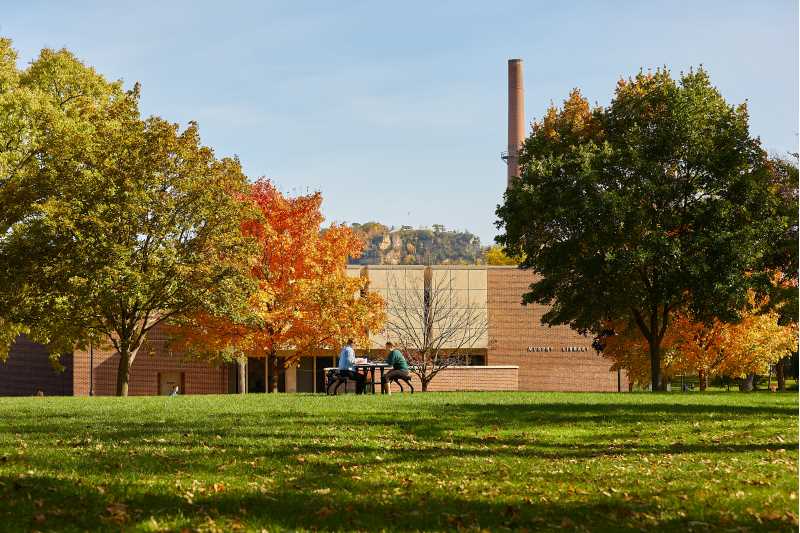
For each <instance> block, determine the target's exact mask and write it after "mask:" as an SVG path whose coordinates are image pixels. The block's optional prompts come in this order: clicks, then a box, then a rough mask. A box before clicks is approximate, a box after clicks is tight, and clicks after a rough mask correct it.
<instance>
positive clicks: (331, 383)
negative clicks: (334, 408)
mask: <svg viewBox="0 0 800 533" xmlns="http://www.w3.org/2000/svg"><path fill="white" fill-rule="evenodd" d="M326 378H327V381H328V386H327V387H326V388H325V393H326V394H327V395H328V396H336V394H337V391H338V390H339V387H341V386H342V384H344V392H345V393H346V392H347V381H348V380H347V376H345V375H342V374H340V373H339V369H337V368H331V369H329V370H328V371H327V373H326Z"/></svg>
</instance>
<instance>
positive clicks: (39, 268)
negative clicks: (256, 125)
mask: <svg viewBox="0 0 800 533" xmlns="http://www.w3.org/2000/svg"><path fill="white" fill-rule="evenodd" d="M0 52H2V53H0V58H3V57H4V58H6V59H5V62H4V63H3V65H2V67H0V68H2V72H3V74H2V75H0V80H2V81H0V83H3V85H2V87H0V91H2V92H0V102H1V103H0V106H2V107H3V108H4V109H6V110H7V111H8V112H7V113H3V114H2V116H3V118H2V119H1V120H2V121H3V122H2V124H0V130H1V131H0V135H2V136H3V138H2V139H0V141H2V142H0V144H2V145H3V146H4V147H5V152H4V153H3V156H2V160H1V162H0V165H1V166H0V180H2V182H0V202H2V209H0V212H2V213H3V215H2V221H0V224H2V226H3V230H4V231H3V232H2V233H1V234H0V317H2V319H3V321H4V323H6V324H22V325H24V327H25V328H26V329H28V330H29V331H31V332H32V335H33V336H34V338H35V339H36V340H39V341H42V342H45V343H48V344H50V345H51V353H56V354H57V353H58V351H59V350H62V349H63V350H67V349H69V350H71V349H72V347H73V346H75V345H76V344H80V343H81V342H82V341H85V340H86V339H88V338H90V337H91V338H97V339H100V338H102V339H104V340H105V341H106V342H108V343H109V344H111V345H112V346H113V347H114V348H115V350H116V351H117V352H118V353H119V354H120V363H119V369H118V376H117V394H119V395H125V394H127V387H128V376H129V371H130V366H131V364H132V363H133V361H134V359H135V357H136V354H137V352H138V350H139V347H140V346H141V344H142V341H143V340H144V337H145V335H146V334H147V332H148V331H149V330H151V329H152V328H153V327H154V326H155V325H157V324H159V323H162V322H164V321H166V320H169V319H171V318H173V317H176V316H180V315H182V314H186V313H192V312H197V311H198V310H200V309H203V310H206V311H209V312H214V313H217V314H229V315H230V314H235V313H237V312H239V310H240V308H241V305H242V303H243V301H244V300H245V298H246V296H247V295H248V294H249V293H250V292H251V290H252V289H253V287H252V284H251V280H250V278H249V276H248V260H249V258H250V255H251V244H250V241H249V239H248V238H246V237H245V236H244V235H243V233H242V232H241V223H242V220H243V217H245V216H247V215H248V213H250V210H249V209H248V205H249V204H248V203H246V202H244V201H243V200H242V195H243V194H244V193H246V191H247V180H246V177H245V176H244V174H243V173H242V171H241V167H240V165H239V162H238V161H237V160H236V159H229V158H226V159H217V158H216V157H215V156H214V153H213V151H212V150H211V149H210V148H208V147H205V146H203V145H202V144H201V142H200V138H199V134H198V128H197V125H196V124H190V125H189V126H188V127H187V128H185V129H181V128H179V126H178V125H177V124H172V123H169V122H167V121H165V120H163V119H161V118H158V117H149V118H142V117H141V116H140V114H139V109H138V100H139V87H138V85H137V86H135V87H134V88H133V89H132V90H130V91H123V90H122V84H121V83H120V82H113V83H111V82H107V81H106V80H105V79H104V78H103V77H102V76H100V75H98V74H97V73H95V72H94V70H92V69H91V68H89V67H86V66H85V65H83V64H82V63H81V62H80V61H78V60H77V59H76V58H75V57H74V56H73V55H72V54H70V53H69V52H68V51H66V50H60V51H51V50H44V51H42V53H41V55H40V57H39V58H38V59H37V60H36V61H34V62H33V63H32V64H31V65H30V66H29V67H28V69H27V70H25V71H22V72H18V71H16V70H15V67H14V66H13V64H9V63H8V62H9V61H10V60H9V58H11V57H13V53H12V52H11V51H10V43H8V42H7V41H3V42H2V43H0ZM9 80H10V81H9Z"/></svg>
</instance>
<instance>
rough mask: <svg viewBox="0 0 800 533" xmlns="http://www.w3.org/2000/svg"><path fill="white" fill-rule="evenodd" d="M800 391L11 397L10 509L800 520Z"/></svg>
mask: <svg viewBox="0 0 800 533" xmlns="http://www.w3.org/2000/svg"><path fill="white" fill-rule="evenodd" d="M797 431H798V426H797V395H796V394H770V393H756V394H742V393H730V394H725V393H714V394H700V393H691V394H676V393H673V394H661V395H651V394H569V393H564V394H549V393H464V394H459V393H438V394H437V393H429V394H415V395H413V396H411V395H406V396H401V395H392V396H391V397H381V396H374V397H372V396H364V397H357V396H354V395H346V396H338V397H324V396H311V395H248V396H245V397H239V396H184V397H177V398H167V397H154V398H127V399H117V398H88V399H87V398H25V399H3V400H0V529H2V530H4V531H5V530H9V531H15V530H19V531H28V530H41V531H48V530H75V531H84V530H112V531H118V530H119V529H120V528H122V529H131V530H141V531H162V530H164V531H173V530H178V531H180V530H181V529H183V528H188V529H189V530H209V531H215V530H219V531H228V530H233V529H237V528H241V529H246V530H260V529H262V528H264V529H267V530H275V529H289V530H296V529H341V530H353V529H356V530H358V529H361V530H374V529H381V528H385V529H398V530H400V529H402V530H431V529H433V530H446V529H455V528H466V529H473V528H474V529H479V528H488V529H492V530H497V529H504V528H506V529H513V530H520V529H528V530H531V531H533V530H542V529H558V528H562V527H563V528H567V529H578V530H589V531H605V530H620V529H644V530H675V531H686V530H697V531H702V530H737V528H746V529H749V530H752V531H762V530H787V531H790V530H796V526H795V524H796V523H797V522H796V521H797V517H796V514H795V511H796V509H797V500H796V498H797V475H798V470H797V468H798V453H797Z"/></svg>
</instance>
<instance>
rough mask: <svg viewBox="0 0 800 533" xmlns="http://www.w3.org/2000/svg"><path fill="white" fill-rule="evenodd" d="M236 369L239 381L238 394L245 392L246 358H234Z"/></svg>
mask: <svg viewBox="0 0 800 533" xmlns="http://www.w3.org/2000/svg"><path fill="white" fill-rule="evenodd" d="M236 370H237V374H238V381H239V387H238V388H239V394H247V358H246V357H237V358H236Z"/></svg>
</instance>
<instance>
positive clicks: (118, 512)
mask: <svg viewBox="0 0 800 533" xmlns="http://www.w3.org/2000/svg"><path fill="white" fill-rule="evenodd" d="M106 511H108V514H109V515H110V516H109V518H110V519H111V520H112V521H114V522H117V523H122V522H125V521H127V520H128V506H127V505H125V504H124V503H112V504H110V505H109V506H108V507H106Z"/></svg>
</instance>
